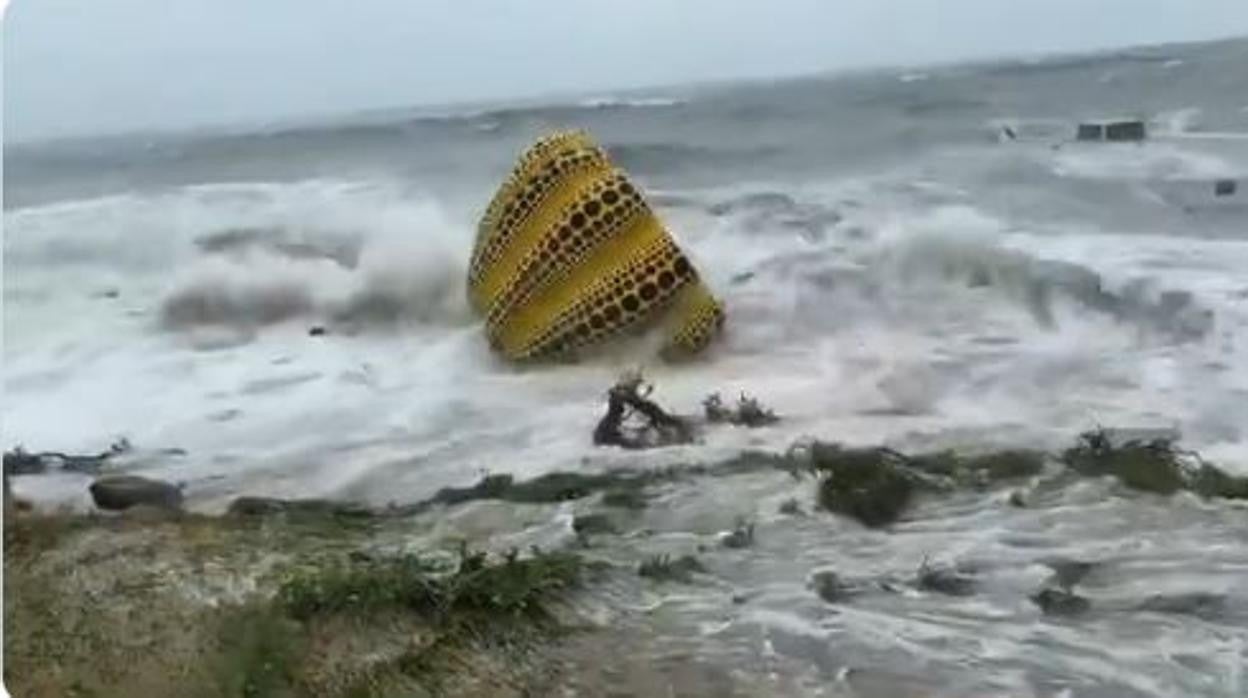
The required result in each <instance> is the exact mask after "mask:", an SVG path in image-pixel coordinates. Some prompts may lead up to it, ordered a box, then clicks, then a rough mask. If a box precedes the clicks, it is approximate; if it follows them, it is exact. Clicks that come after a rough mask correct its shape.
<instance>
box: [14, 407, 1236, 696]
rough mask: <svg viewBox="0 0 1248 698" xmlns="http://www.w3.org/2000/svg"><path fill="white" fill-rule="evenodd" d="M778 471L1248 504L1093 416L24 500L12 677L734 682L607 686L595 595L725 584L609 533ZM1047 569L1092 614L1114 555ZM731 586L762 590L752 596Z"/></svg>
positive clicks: (168, 686)
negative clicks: (576, 461) (623, 553)
mask: <svg viewBox="0 0 1248 698" xmlns="http://www.w3.org/2000/svg"><path fill="white" fill-rule="evenodd" d="M769 474H772V475H769ZM775 474H782V476H783V477H786V478H796V479H797V480H798V481H807V482H808V483H809V484H808V485H806V487H809V489H807V490H806V491H807V492H809V495H808V497H807V498H806V499H805V500H804V501H803V500H802V499H800V498H793V499H791V500H788V501H785V502H784V503H783V504H781V506H780V507H779V512H778V513H779V515H780V516H782V517H786V518H789V519H791V520H793V521H799V520H801V519H803V518H807V517H810V516H841V517H846V518H849V519H854V520H856V521H857V522H858V523H859V524H861V525H862V526H864V527H866V528H867V529H873V528H878V529H880V530H882V531H887V530H888V529H889V527H890V526H892V525H893V524H894V523H896V522H898V521H899V520H903V519H904V518H905V517H906V516H907V513H908V512H909V510H910V509H911V508H912V507H913V506H914V504H915V502H916V501H921V500H923V499H924V498H933V497H941V496H946V495H951V494H954V493H959V492H962V493H965V492H982V493H984V494H985V495H990V496H993V497H996V498H997V499H999V500H1000V506H1002V507H1024V508H1025V507H1029V506H1032V503H1033V502H1036V501H1042V500H1043V499H1044V498H1045V497H1046V496H1049V495H1048V494H1047V493H1051V492H1053V491H1056V490H1059V489H1061V488H1063V487H1066V486H1069V485H1070V484H1071V483H1072V482H1075V481H1078V480H1085V479H1088V478H1092V479H1100V478H1112V479H1114V480H1116V481H1117V482H1118V483H1119V486H1120V487H1122V488H1123V491H1124V492H1130V491H1134V492H1142V493H1145V494H1144V495H1143V496H1163V497H1166V496H1171V495H1174V494H1175V493H1179V492H1190V493H1191V494H1193V495H1195V496H1197V497H1200V498H1207V499H1210V500H1211V501H1216V500H1219V499H1239V500H1244V499H1248V478H1243V477H1236V476H1233V475H1230V474H1228V473H1226V472H1224V471H1222V470H1220V469H1218V468H1217V467H1215V466H1213V465H1211V464H1208V463H1204V462H1203V461H1201V460H1200V459H1199V457H1198V456H1196V455H1195V454H1190V453H1187V452H1184V451H1182V450H1180V449H1178V448H1177V447H1175V446H1174V445H1173V444H1171V443H1170V442H1168V441H1165V440H1164V439H1151V440H1141V439H1134V440H1123V439H1121V438H1116V437H1115V436H1114V435H1113V434H1111V433H1107V432H1091V433H1088V434H1085V435H1082V436H1081V437H1080V438H1079V440H1078V441H1077V442H1076V443H1075V444H1074V445H1073V446H1072V447H1071V448H1069V449H1067V450H1066V451H1064V452H1062V453H1058V454H1046V453H1040V452H1035V451H997V452H990V453H980V454H956V453H948V452H946V453H934V454H914V455H907V454H902V453H898V452H896V451H893V450H891V449H887V448H875V449H847V448H842V447H839V446H836V445H834V444H824V443H819V442H814V443H807V444H800V445H798V446H795V447H794V448H792V449H790V451H788V452H787V453H746V454H742V455H741V456H740V457H738V458H735V459H733V460H730V461H726V462H721V463H715V464H707V465H696V464H695V465H679V466H676V465H674V466H672V467H670V468H661V469H654V470H628V469H623V470H614V471H607V472H602V473H569V472H562V473H561V472H556V473H549V474H547V475H543V476H541V477H538V478H535V479H532V480H527V481H516V480H515V479H513V478H512V477H510V476H507V475H490V476H486V477H484V478H483V479H482V480H481V481H479V482H478V483H477V484H475V485H473V486H470V487H466V488H450V489H444V490H442V491H440V492H438V493H437V494H436V495H434V496H433V497H431V498H430V499H429V500H427V501H424V502H420V503H416V504H413V505H410V506H405V507H390V508H386V509H370V508H367V507H363V506H360V505H358V504H354V503H350V502H334V501H329V500H277V499H266V498H256V497H242V498H239V499H237V500H235V502H234V503H233V504H232V505H231V506H230V508H229V511H228V512H227V513H226V514H225V515H222V516H216V517H209V516H203V515H199V514H194V513H188V512H184V511H182V510H181V509H180V508H179V505H180V500H179V502H176V503H175V502H171V501H165V500H159V499H158V500H156V501H143V502H136V503H135V505H134V506H127V507H124V511H122V512H121V513H107V512H102V513H93V514H87V515H70V514H56V513H46V512H43V513H40V512H35V511H29V510H23V509H19V508H18V507H16V506H6V507H5V519H6V520H5V553H4V554H5V572H6V574H5V578H4V583H5V598H6V599H7V601H8V602H7V603H6V605H5V629H6V641H5V680H6V685H7V686H8V687H9V689H10V690H11V691H13V692H14V694H15V695H23V696H27V695H31V696H42V695H46V696H52V695H57V696H61V695H84V696H86V695H98V696H112V695H117V696H121V695H204V696H227V695H230V696H233V695H244V696H287V695H289V696H297V695H316V696H388V695H406V696H413V695H414V696H420V695H430V696H433V695H438V696H442V695H445V696H470V695H498V696H509V695H514V696H521V695H552V694H556V693H557V692H558V691H559V690H562V689H565V688H567V687H568V686H573V685H574V686H577V687H578V690H580V691H581V693H580V694H581V695H645V694H646V693H645V692H644V691H646V690H652V689H653V690H659V689H657V688H655V687H661V686H671V685H673V684H672V683H671V682H673V681H675V682H678V683H679V682H680V681H693V682H694V683H695V685H698V686H704V684H705V685H710V684H714V685H719V683H717V682H719V681H721V680H722V678H723V677H718V678H716V677H708V676H698V677H694V678H689V677H685V678H683V679H682V678H679V677H674V676H672V675H670V674H669V673H663V672H660V673H650V674H648V675H637V676H634V677H632V678H631V679H629V681H631V682H632V684H631V686H632V688H631V689H630V688H629V687H627V686H624V685H617V686H612V685H604V684H601V683H600V681H602V680H603V679H602V677H601V676H598V675H597V674H587V673H586V672H587V670H588V666H589V665H590V664H593V663H594V662H593V660H590V659H588V658H587V656H586V654H585V653H586V652H589V653H591V654H592V653H596V652H604V651H609V652H611V653H617V652H620V651H623V652H625V653H627V651H628V650H627V649H626V648H625V649H621V648H620V647H618V646H617V645H618V644H619V643H626V640H625V639H621V636H620V634H619V631H618V629H613V628H610V627H609V626H610V625H611V623H612V621H611V618H615V617H617V616H618V614H620V613H624V611H621V610H620V609H608V610H606V611H604V610H603V609H601V608H598V609H597V610H595V609H594V607H593V604H592V603H589V605H588V606H587V605H586V604H587V603H588V602H587V601H586V600H585V599H587V598H593V597H594V594H593V593H592V590H593V588H594V587H595V585H599V584H608V585H610V584H612V583H618V580H619V579H621V578H622V577H631V578H632V579H634V580H638V582H639V583H644V584H648V585H655V586H657V587H661V586H663V585H668V584H699V583H702V582H704V581H707V580H708V573H707V568H706V566H705V565H704V564H703V562H702V561H701V559H702V557H704V556H705V555H706V554H710V547H709V546H710V545H712V544H711V543H708V544H699V546H698V547H697V548H696V549H694V550H690V551H689V552H688V553H686V554H678V555H669V554H653V555H643V556H641V557H639V558H637V559H636V560H635V561H634V562H632V563H627V564H628V566H625V565H626V563H622V562H621V561H620V559H619V558H618V557H613V556H612V555H609V554H600V553H603V551H604V548H603V547H602V545H601V543H602V541H604V540H610V539H619V538H621V537H624V538H630V537H632V538H635V537H636V536H638V535H641V536H643V537H644V535H645V531H644V530H640V529H637V528H636V526H637V516H638V512H643V511H645V510H646V508H647V506H649V503H650V500H651V498H652V497H653V496H654V495H655V493H656V492H659V491H662V490H665V489H671V488H672V487H676V486H681V487H698V486H700V484H699V483H701V482H703V481H705V480H706V479H707V478H748V477H765V476H768V477H774V475H775ZM567 504H573V505H576V507H577V508H576V509H575V510H574V513H573V515H572V516H571V517H569V519H568V520H567V521H566V524H565V525H566V529H564V530H560V531H556V532H555V533H556V534H557V535H554V536H553V537H551V538H550V539H549V541H548V542H549V545H547V546H545V547H539V546H537V545H536V544H533V545H531V546H529V547H527V548H521V547H519V546H518V545H517V539H516V538H515V537H514V535H512V534H514V533H515V531H513V530H509V529H508V525H509V524H508V523H507V522H506V521H503V522H495V523H494V524H493V525H489V524H486V525H480V526H476V527H475V530H474V531H472V532H468V533H465V529H462V528H461V529H458V530H457V529H455V528H453V527H451V528H448V527H447V525H446V521H447V520H448V519H454V518H455V517H460V516H469V515H472V509H473V507H488V506H491V505H499V506H502V505H506V506H513V507H522V508H523V507H529V508H540V507H547V508H549V507H560V506H564V505H567ZM478 515H481V516H483V517H484V518H485V519H486V520H487V521H488V520H489V518H490V516H489V515H485V514H480V513H479V512H478ZM714 540H715V541H717V543H714V545H717V546H718V547H720V548H722V549H725V550H733V549H736V550H741V549H748V548H750V547H751V546H753V545H754V543H755V529H754V524H753V522H751V521H747V520H741V521H739V522H738V524H737V525H736V526H734V527H732V528H730V529H728V530H725V531H723V532H722V533H721V534H720V535H719V536H718V537H717V538H716V539H714ZM530 542H531V541H530ZM1050 567H1051V568H1052V570H1053V574H1052V578H1051V579H1050V580H1049V581H1047V582H1046V583H1045V584H1044V585H1042V587H1040V588H1037V589H1035V591H1034V594H1032V596H1031V601H1032V602H1033V603H1034V604H1035V605H1036V607H1037V608H1038V609H1039V610H1040V611H1041V612H1042V613H1043V614H1045V615H1051V616H1054V617H1069V618H1076V617H1079V616H1082V615H1084V614H1087V613H1089V612H1090V611H1092V610H1093V609H1094V606H1095V605H1094V604H1093V603H1092V602H1090V601H1089V600H1088V599H1087V598H1085V597H1084V596H1082V595H1081V594H1080V592H1079V583H1080V581H1081V579H1082V577H1083V576H1085V575H1086V574H1088V572H1089V571H1090V570H1092V569H1094V568H1095V567H1096V563H1095V561H1079V560H1054V561H1050ZM613 579H614V580H616V581H615V582H613V581H612V580H613ZM807 585H808V588H809V589H810V593H811V594H812V595H813V596H816V597H818V598H819V599H822V600H823V601H824V602H826V603H830V604H851V605H852V604H854V603H856V602H858V601H860V600H861V599H863V598H866V597H869V596H871V595H881V594H882V595H890V594H897V593H899V592H900V591H903V590H904V589H914V590H917V591H919V592H921V593H931V594H939V595H949V596H953V597H957V596H973V595H974V594H976V593H977V581H976V577H975V571H974V570H967V569H959V568H957V567H956V566H949V565H944V564H930V565H929V564H928V563H927V562H926V561H925V562H924V564H923V566H922V567H921V568H920V569H918V570H916V572H915V574H914V576H913V577H912V578H908V579H897V578H870V577H864V576H861V575H855V574H853V572H852V570H849V571H842V570H836V571H832V570H821V571H817V572H815V573H814V574H812V575H811V578H810V579H809V580H808V582H807ZM734 593H737V594H739V596H740V599H739V602H740V603H747V602H748V600H749V593H748V591H745V592H734ZM737 602H738V599H737V597H736V596H734V603H737ZM1222 603H1223V601H1222V600H1221V599H1219V598H1216V597H1215V596H1212V595H1205V596H1201V595H1199V594H1195V595H1191V594H1189V595H1186V596H1184V595H1179V596H1175V595H1169V596H1167V595H1158V596H1156V597H1155V598H1149V599H1146V600H1144V601H1143V602H1142V604H1143V607H1145V608H1147V609H1151V610H1157V609H1161V610H1162V611H1164V612H1176V613H1202V612H1213V613H1220V612H1224V610H1225V609H1222V608H1221V606H1220V604H1222ZM1202 609H1204V610H1203V611H1202ZM1210 609H1212V610H1210ZM604 614H605V615H604ZM603 643H607V644H608V645H610V646H611V647H612V649H610V650H605V649H603ZM621 680H623V679H621ZM638 682H640V683H638ZM647 682H648V683H647ZM665 682H666V683H665ZM706 682H709V684H706ZM625 683H628V682H625ZM642 686H646V687H647V688H642ZM629 690H634V691H641V692H633V693H629ZM737 690H738V689H733V690H732V691H729V692H728V693H725V694H726V695H728V694H731V695H736V694H737V693H735V691H737ZM621 691H623V693H621ZM741 694H742V695H749V694H750V693H749V690H744V692H743V693H741Z"/></svg>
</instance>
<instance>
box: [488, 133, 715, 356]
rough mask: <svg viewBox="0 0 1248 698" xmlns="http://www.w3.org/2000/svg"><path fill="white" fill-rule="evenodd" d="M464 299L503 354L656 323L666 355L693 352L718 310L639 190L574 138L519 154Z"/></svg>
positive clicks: (568, 348)
mask: <svg viewBox="0 0 1248 698" xmlns="http://www.w3.org/2000/svg"><path fill="white" fill-rule="evenodd" d="M468 296H469V301H470V303H471V305H472V307H473V309H474V310H475V311H476V312H477V313H479V314H480V315H482V316H484V318H485V327H486V333H487V335H488V337H489V340H490V345H491V346H492V347H494V349H496V350H497V351H499V352H501V353H502V354H503V355H504V356H506V357H508V358H510V359H515V360H525V359H540V358H549V357H555V356H560V355H567V354H569V353H571V352H573V351H574V350H577V349H581V348H583V347H589V346H591V345H595V344H598V343H601V342H603V341H604V340H608V339H610V338H613V337H618V336H621V335H623V334H626V333H629V332H632V331H636V330H643V329H645V328H646V327H649V326H652V325H653V324H655V323H662V325H663V326H664V328H665V330H666V342H667V344H666V346H665V348H664V355H665V356H679V355H688V354H692V353H696V352H698V351H700V350H701V349H702V348H703V347H705V346H706V345H707V343H709V341H710V340H711V338H712V337H714V336H715V335H716V334H717V333H718V331H719V330H720V328H721V327H722V326H723V321H724V311H723V308H722V306H721V305H720V303H719V302H718V301H717V300H716V299H715V298H714V297H713V296H712V295H711V293H710V291H709V290H708V289H707V288H706V286H705V285H704V284H703V283H702V281H701V280H700V279H699V277H698V273H697V271H696V270H695V269H694V268H693V265H692V263H690V261H689V259H688V258H687V257H686V256H685V254H684V253H683V252H682V251H681V250H680V248H679V247H678V246H677V245H676V242H675V240H673V239H672V236H671V234H670V233H669V232H668V231H667V230H666V229H665V228H664V227H663V225H662V224H661V223H660V222H659V220H658V218H656V217H655V215H654V213H653V212H652V211H651V209H650V207H649V205H648V204H647V203H646V201H645V199H644V198H643V197H642V194H641V192H640V191H638V190H637V188H636V187H635V186H634V185H633V184H632V183H631V182H629V180H628V177H627V176H626V175H625V174H624V172H622V171H621V170H619V169H618V168H616V167H615V166H614V165H612V164H611V162H610V161H609V160H608V159H607V155H606V153H605V152H604V151H603V150H602V148H600V147H599V146H598V145H597V144H595V143H594V142H593V140H592V139H591V138H590V137H589V136H588V134H586V133H585V132H583V131H565V132H560V133H556V134H553V135H551V136H548V137H546V138H543V139H541V140H539V141H538V142H537V143H535V144H533V145H532V146H530V147H529V148H528V150H526V151H525V152H524V153H523V154H522V155H521V156H520V159H519V161H518V162H517V164H516V166H515V168H514V169H513V170H512V172H511V174H510V176H509V177H508V178H507V180H506V181H505V182H504V183H503V185H502V186H501V187H500V188H499V190H498V192H497V193H496V194H495V195H494V198H493V200H492V201H491V202H490V204H489V206H488V208H487V209H486V211H485V214H484V216H483V217H482V219H481V223H480V225H479V227H478V229H477V239H476V244H475V245H474V247H473V252H472V260H471V263H470V265H469V271H468Z"/></svg>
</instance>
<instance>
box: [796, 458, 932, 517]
mask: <svg viewBox="0 0 1248 698" xmlns="http://www.w3.org/2000/svg"><path fill="white" fill-rule="evenodd" d="M811 459H812V465H813V467H814V468H815V469H816V470H817V471H819V472H820V473H823V476H822V479H821V480H820V482H819V504H820V506H822V507H823V508H824V509H827V510H828V511H831V512H834V513H837V514H842V515H845V516H850V517H853V518H855V519H857V520H858V521H860V522H862V524H863V525H865V526H869V527H872V528H878V527H881V526H887V525H889V524H891V523H893V522H895V521H896V520H897V519H898V518H900V516H901V514H902V512H903V511H904V510H905V508H906V506H907V505H909V503H910V499H911V497H912V496H913V494H914V484H913V482H912V481H911V479H910V478H909V477H908V476H907V475H906V473H905V472H903V471H902V468H901V466H900V465H899V464H898V463H897V462H896V461H895V459H894V458H892V457H891V454H890V452H888V451H886V450H883V449H842V448H840V447H838V446H834V445H827V444H815V445H814V446H813V447H812V448H811Z"/></svg>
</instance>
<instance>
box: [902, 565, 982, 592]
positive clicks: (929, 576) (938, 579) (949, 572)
mask: <svg viewBox="0 0 1248 698" xmlns="http://www.w3.org/2000/svg"><path fill="white" fill-rule="evenodd" d="M916 586H918V588H920V589H922V590H923V591H930V592H934V593H937V594H945V595H946V596H971V595H972V594H974V593H975V578H974V577H971V576H969V575H965V574H962V573H961V572H958V571H957V570H954V569H951V568H949V567H938V566H929V565H927V564H924V565H923V566H922V567H921V568H919V578H918V582H917V584H916Z"/></svg>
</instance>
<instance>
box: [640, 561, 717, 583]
mask: <svg viewBox="0 0 1248 698" xmlns="http://www.w3.org/2000/svg"><path fill="white" fill-rule="evenodd" d="M701 572H706V567H705V566H704V565H703V564H702V563H701V562H699V561H698V558H696V557H694V556H692V555H683V556H681V557H679V558H676V559H675V560H673V559H672V558H671V556H669V555H656V556H654V557H652V558H649V559H647V560H645V561H643V562H642V563H641V565H640V566H638V568H637V574H638V575H639V576H641V577H646V578H647V579H653V580H655V581H659V582H666V581H675V582H683V583H688V582H690V581H692V580H693V575H694V573H701Z"/></svg>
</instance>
